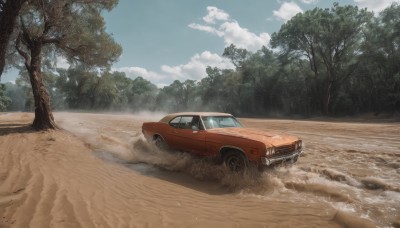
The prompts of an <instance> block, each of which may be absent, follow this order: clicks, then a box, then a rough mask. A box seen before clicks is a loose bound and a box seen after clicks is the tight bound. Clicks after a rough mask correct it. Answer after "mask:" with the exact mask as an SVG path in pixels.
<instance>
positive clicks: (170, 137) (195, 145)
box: [142, 112, 303, 171]
mask: <svg viewBox="0 0 400 228" xmlns="http://www.w3.org/2000/svg"><path fill="white" fill-rule="evenodd" d="M142 132H143V135H144V136H145V138H146V139H147V140H148V141H150V142H152V143H154V144H155V145H156V146H157V147H159V148H161V149H165V148H170V149H173V150H180V151H185V152H188V153H192V154H195V155H199V156H205V157H212V158H217V159H219V160H220V161H222V162H223V163H224V164H225V165H226V166H227V167H228V168H229V169H230V170H232V171H242V170H245V169H246V168H247V167H248V166H249V165H250V164H255V165H256V166H258V167H264V166H271V165H274V164H277V163H282V162H285V161H289V162H291V163H294V162H296V161H297V159H298V157H299V156H300V154H301V153H302V152H303V150H302V149H303V148H302V140H300V139H299V138H298V137H296V136H290V135H278V134H272V133H268V132H266V131H262V130H258V129H252V128H246V127H243V125H242V124H241V123H240V122H239V121H238V120H237V119H236V118H235V117H234V116H232V115H231V114H228V113H211V112H183V113H173V114H169V115H167V116H165V117H164V118H162V119H161V120H160V121H159V122H145V123H143V126H142Z"/></svg>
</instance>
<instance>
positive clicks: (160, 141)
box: [153, 135, 167, 150]
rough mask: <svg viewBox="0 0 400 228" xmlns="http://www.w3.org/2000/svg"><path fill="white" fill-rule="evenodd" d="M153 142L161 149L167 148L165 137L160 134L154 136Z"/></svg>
mask: <svg viewBox="0 0 400 228" xmlns="http://www.w3.org/2000/svg"><path fill="white" fill-rule="evenodd" d="M153 143H154V145H155V146H156V147H157V148H158V149H160V150H165V149H166V148H167V144H165V141H164V139H163V138H162V137H161V136H159V135H156V136H154V138H153Z"/></svg>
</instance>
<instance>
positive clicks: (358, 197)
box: [0, 113, 400, 227]
mask: <svg viewBox="0 0 400 228" xmlns="http://www.w3.org/2000/svg"><path fill="white" fill-rule="evenodd" d="M55 117H56V122H57V124H58V125H59V126H60V127H61V128H62V130H58V131H47V132H40V133H38V132H34V131H32V130H31V129H30V128H29V127H28V124H29V123H30V122H31V121H32V119H33V116H32V114H29V113H9V114H6V113H3V114H0V227H293V226H296V227H375V226H395V225H399V224H400V222H399V221H400V216H399V214H400V213H399V211H400V206H399V199H400V195H399V187H400V186H399V180H400V171H399V168H400V166H399V164H400V154H399V149H400V145H399V144H400V142H399V141H400V140H398V135H399V134H397V135H395V133H399V132H400V126H399V124H398V123H381V124H362V123H358V124H352V123H329V122H313V121H291V120H262V119H243V120H241V121H242V122H244V123H245V124H246V125H248V126H250V127H257V128H261V129H269V130H271V131H276V132H279V131H281V132H286V133H292V134H296V135H299V136H300V137H302V138H303V139H304V141H305V144H306V154H305V156H304V157H301V158H300V160H299V162H298V163H297V164H296V165H294V166H292V167H278V168H275V169H270V170H267V171H265V172H264V173H261V174H248V175H246V176H245V178H243V177H237V176H235V175H231V174H229V173H227V172H226V170H225V169H224V168H223V167H221V166H220V165H216V164H212V163H209V162H207V161H204V160H202V159H199V158H193V157H191V156H189V155H187V154H181V153H178V152H175V153H166V152H160V151H157V150H154V149H153V148H152V147H151V146H150V145H148V144H147V143H146V142H145V141H144V140H143V138H142V136H141V129H140V127H141V124H142V123H143V121H148V120H158V119H159V118H160V117H161V114H160V115H150V114H144V115H130V114H118V115H115V114H84V113H56V114H55ZM380 148H384V150H381V149H380ZM249 179H251V180H249Z"/></svg>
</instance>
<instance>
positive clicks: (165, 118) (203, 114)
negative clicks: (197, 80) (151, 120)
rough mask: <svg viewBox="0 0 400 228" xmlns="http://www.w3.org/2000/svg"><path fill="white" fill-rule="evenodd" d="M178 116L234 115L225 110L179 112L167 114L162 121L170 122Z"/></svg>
mask: <svg viewBox="0 0 400 228" xmlns="http://www.w3.org/2000/svg"><path fill="white" fill-rule="evenodd" d="M177 116H232V115H231V114H229V113H223V112H177V113H171V114H168V115H166V116H165V117H164V118H162V119H161V120H160V122H163V123H169V121H171V120H172V119H173V118H175V117H177Z"/></svg>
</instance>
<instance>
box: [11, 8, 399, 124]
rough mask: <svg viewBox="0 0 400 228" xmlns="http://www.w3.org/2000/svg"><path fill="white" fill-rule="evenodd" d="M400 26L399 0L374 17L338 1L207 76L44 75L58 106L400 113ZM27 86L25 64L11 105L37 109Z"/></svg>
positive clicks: (229, 51)
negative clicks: (157, 80) (165, 81)
mask: <svg viewBox="0 0 400 228" xmlns="http://www.w3.org/2000/svg"><path fill="white" fill-rule="evenodd" d="M399 34H400V6H399V5H398V4H393V5H392V6H390V7H388V8H387V9H386V10H384V11H383V12H382V13H381V14H380V15H379V17H376V18H373V15H372V13H369V12H367V11H366V10H363V9H362V10H360V9H358V8H357V7H354V6H339V5H338V4H334V6H333V8H331V9H319V8H315V9H313V10H310V11H306V12H304V13H301V14H298V15H296V16H295V17H293V18H292V19H291V20H289V21H288V22H287V23H286V24H284V25H283V26H282V28H281V29H280V31H279V32H277V33H274V34H273V36H272V41H271V45H272V46H273V47H275V48H276V49H275V50H274V51H271V50H270V49H267V48H266V47H262V48H261V50H259V51H257V52H255V53H252V52H248V51H247V50H245V49H239V48H237V47H235V46H234V45H230V46H228V47H226V49H225V50H224V53H223V56H225V57H226V58H229V59H230V60H231V61H232V63H234V65H235V66H236V69H235V70H231V69H218V68H212V67H207V69H206V73H207V76H206V77H205V78H203V79H201V80H200V81H197V82H196V81H193V80H186V81H184V82H182V81H179V80H175V81H174V82H172V83H171V84H170V85H168V86H165V87H164V88H162V89H158V88H157V87H156V86H155V85H154V84H152V83H151V82H149V81H148V80H146V79H144V78H142V77H140V76H138V77H136V78H135V79H131V78H128V77H126V75H125V74H124V73H122V72H110V70H109V69H104V70H102V71H101V72H99V71H98V70H93V69H92V68H90V67H88V66H87V65H86V64H82V65H73V67H72V68H70V69H67V70H65V69H58V70H57V72H52V71H51V68H48V69H47V68H46V67H43V69H44V73H43V75H44V79H45V84H46V86H47V87H48V90H49V93H50V97H51V102H52V103H53V105H54V106H55V107H57V108H58V109H65V108H67V109H84V110H109V109H112V110H121V111H138V110H159V111H166V112H177V111H185V110H191V111H222V112H229V113H233V114H235V115H246V116H259V115H269V116H281V115H285V116H286V115H301V116H313V115H320V114H321V113H325V114H330V115H349V114H350V115H352V114H358V113H365V112H371V111H373V112H375V113H376V114H379V113H382V112H389V113H390V112H391V113H393V112H400V61H398V60H399V59H400V49H399V48H400V45H399V44H400V36H399ZM28 86H29V80H28V75H27V72H26V71H25V72H23V71H21V73H20V78H19V79H18V80H17V84H16V85H13V84H7V85H6V88H7V89H6V96H9V97H12V99H13V101H12V104H11V106H9V108H10V107H13V108H12V109H14V110H15V109H16V108H17V107H21V104H23V103H25V104H26V105H24V109H25V110H27V109H29V108H30V106H31V105H32V104H33V100H32V95H31V92H30V91H29V87H28ZM12 94H17V95H15V96H14V95H12ZM14 97H21V98H14ZM14 103H15V104H16V105H15V106H13V105H14ZM326 111H329V112H326Z"/></svg>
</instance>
